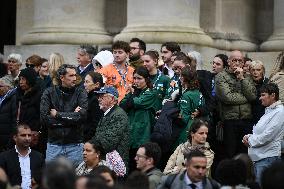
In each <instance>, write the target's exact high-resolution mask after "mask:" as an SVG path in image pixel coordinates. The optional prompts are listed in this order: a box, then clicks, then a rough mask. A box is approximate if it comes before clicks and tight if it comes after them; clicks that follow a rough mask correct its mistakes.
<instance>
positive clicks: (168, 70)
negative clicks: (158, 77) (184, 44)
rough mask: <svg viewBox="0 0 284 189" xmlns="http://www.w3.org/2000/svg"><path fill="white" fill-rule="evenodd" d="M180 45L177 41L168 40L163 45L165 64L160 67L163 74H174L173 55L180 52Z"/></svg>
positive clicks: (171, 75) (170, 75) (162, 51)
mask: <svg viewBox="0 0 284 189" xmlns="http://www.w3.org/2000/svg"><path fill="white" fill-rule="evenodd" d="M180 51H181V49H180V46H179V45H178V44H177V43H176V42H166V43H164V44H162V46H161V54H162V59H163V62H164V65H162V66H160V67H159V69H160V70H161V71H162V72H163V74H165V75H168V76H169V77H170V78H172V77H173V76H174V71H173V68H172V66H173V61H174V60H172V56H173V54H174V53H176V52H180Z"/></svg>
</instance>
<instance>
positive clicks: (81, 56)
mask: <svg viewBox="0 0 284 189" xmlns="http://www.w3.org/2000/svg"><path fill="white" fill-rule="evenodd" d="M96 54H97V50H96V49H95V48H94V47H93V46H92V45H88V44H86V45H81V46H80V48H79V49H78V51H77V62H78V64H79V65H78V67H77V73H78V74H79V75H80V76H81V78H82V81H84V79H85V76H86V75H87V73H88V72H90V71H94V66H93V64H92V60H93V57H94V56H95V55H96ZM82 83H83V82H81V84H82Z"/></svg>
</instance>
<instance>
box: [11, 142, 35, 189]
mask: <svg viewBox="0 0 284 189" xmlns="http://www.w3.org/2000/svg"><path fill="white" fill-rule="evenodd" d="M15 149H16V152H17V153H18V157H19V161H20V168H21V176H22V183H21V188H22V189H30V188H31V184H32V175H31V167H30V153H31V149H30V148H29V151H28V154H27V155H25V156H23V155H22V154H20V152H19V151H18V149H17V147H16V145H15Z"/></svg>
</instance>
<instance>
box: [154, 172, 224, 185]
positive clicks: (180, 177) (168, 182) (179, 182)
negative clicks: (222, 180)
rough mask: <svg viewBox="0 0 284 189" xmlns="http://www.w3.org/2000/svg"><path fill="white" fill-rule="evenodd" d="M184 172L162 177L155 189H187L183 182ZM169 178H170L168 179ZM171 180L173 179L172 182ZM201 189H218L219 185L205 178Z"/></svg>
mask: <svg viewBox="0 0 284 189" xmlns="http://www.w3.org/2000/svg"><path fill="white" fill-rule="evenodd" d="M185 174H186V171H183V172H180V173H179V174H177V175H168V176H163V177H162V179H161V182H160V184H159V186H158V187H157V189H187V187H188V186H187V185H186V183H185V181H184V177H185ZM169 177H171V178H169ZM172 178H174V179H173V180H172ZM202 186H203V188H202V189H219V188H220V184H219V183H217V182H216V181H215V180H212V179H209V178H207V177H205V178H204V179H203V181H202Z"/></svg>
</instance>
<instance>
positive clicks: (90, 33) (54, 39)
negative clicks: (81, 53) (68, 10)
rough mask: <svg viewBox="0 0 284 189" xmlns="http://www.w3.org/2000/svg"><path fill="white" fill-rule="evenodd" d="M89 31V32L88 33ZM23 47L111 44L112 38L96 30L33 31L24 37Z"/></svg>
mask: <svg viewBox="0 0 284 189" xmlns="http://www.w3.org/2000/svg"><path fill="white" fill-rule="evenodd" d="M86 30H87V31H86ZM20 42H21V44H23V45H36V44H73V45H74V44H84V43H89V44H110V43H112V37H111V36H109V35H108V34H107V33H106V32H103V31H97V32H96V30H95V29H83V30H75V29H70V30H69V29H54V30H52V29H48V30H47V29H43V30H38V31H37V30H33V31H31V32H29V33H28V34H26V35H24V36H23V37H22V38H21V40H20Z"/></svg>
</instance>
